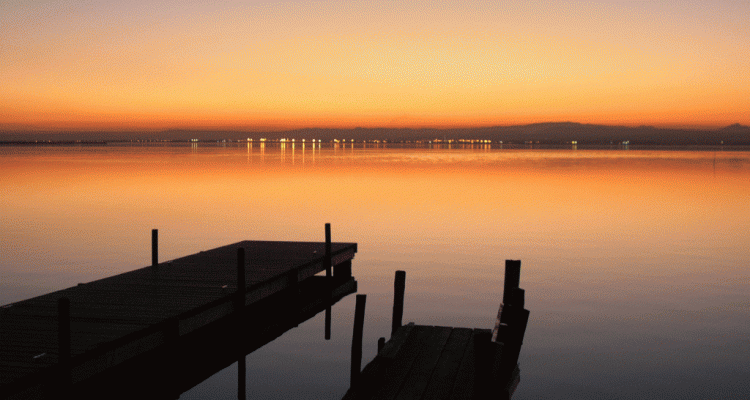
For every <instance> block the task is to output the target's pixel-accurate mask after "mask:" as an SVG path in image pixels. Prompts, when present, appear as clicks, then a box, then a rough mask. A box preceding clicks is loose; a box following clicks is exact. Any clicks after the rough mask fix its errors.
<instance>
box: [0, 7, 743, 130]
mask: <svg viewBox="0 0 750 400" xmlns="http://www.w3.org/2000/svg"><path fill="white" fill-rule="evenodd" d="M122 3H123V2H119V1H98V2H97V1H90V2H69V1H56V2H55V1H53V2H46V3H44V4H41V2H37V1H25V0H22V1H9V2H4V3H3V6H2V10H0V26H2V27H3V28H2V30H3V34H2V35H0V129H2V128H4V129H127V130H130V129H169V128H221V129H268V128H274V129H283V128H298V127H355V126H365V127H370V126H388V127H390V126H393V127H403V126H406V127H422V126H437V127H442V126H457V125H458V126H486V125H511V124H524V123H533V122H547V121H576V122H583V123H604V124H624V125H642V124H648V125H660V126H723V125H729V124H733V123H738V122H739V123H742V124H746V125H750V73H748V71H750V57H748V54H750V53H748V49H750V24H748V23H747V21H750V4H749V3H748V2H747V1H713V2H704V1H681V2H670V4H669V5H666V4H660V2H648V1H586V2H576V1H562V2H555V1H551V2H550V1H543V2H526V1H524V2H520V1H508V2H497V3H502V4H494V2H466V1H463V2H449V1H437V2H431V3H430V4H424V2H414V1H400V2H395V1H373V2H357V1H355V2H349V1H346V2H343V1H330V2H307V1H272V2H258V1H256V2H252V1H243V2H228V3H223V4H221V5H212V6H206V5H204V4H203V3H204V2H197V1H196V2H188V1H173V2H159V4H158V5H154V4H153V3H152V2H150V1H145V0H133V1H128V2H124V3H126V4H122ZM671 3H678V4H677V5H674V4H671Z"/></svg>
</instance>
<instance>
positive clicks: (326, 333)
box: [325, 306, 331, 340]
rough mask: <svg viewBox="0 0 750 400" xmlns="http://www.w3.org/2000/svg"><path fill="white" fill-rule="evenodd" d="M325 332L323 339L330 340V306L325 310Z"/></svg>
mask: <svg viewBox="0 0 750 400" xmlns="http://www.w3.org/2000/svg"><path fill="white" fill-rule="evenodd" d="M325 329H326V332H325V339H326V340H331V306H328V307H327V308H326V328H325Z"/></svg>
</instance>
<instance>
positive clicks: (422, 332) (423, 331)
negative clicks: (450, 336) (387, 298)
mask: <svg viewBox="0 0 750 400" xmlns="http://www.w3.org/2000/svg"><path fill="white" fill-rule="evenodd" d="M430 328H431V327H427V326H415V327H414V330H413V331H412V334H411V335H409V337H408V338H407V339H406V343H405V344H404V345H403V349H402V350H401V351H400V352H399V357H398V358H397V359H395V360H394V361H393V362H392V364H391V365H390V366H388V368H387V369H386V371H385V373H384V374H383V377H382V380H381V383H380V385H379V387H378V388H377V390H376V391H375V392H374V394H373V396H372V399H373V400H390V399H394V398H395V397H396V396H397V395H398V393H399V392H400V391H401V386H402V385H403V383H404V381H405V380H406V377H407V376H408V375H409V371H410V370H411V368H412V366H413V365H414V361H415V360H416V359H417V356H418V355H419V353H420V351H421V350H422V346H423V345H424V343H425V342H426V341H427V340H429V339H430V337H431V336H432V333H433V331H432V329H430Z"/></svg>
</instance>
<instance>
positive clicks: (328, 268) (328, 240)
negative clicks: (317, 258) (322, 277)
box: [325, 223, 333, 278]
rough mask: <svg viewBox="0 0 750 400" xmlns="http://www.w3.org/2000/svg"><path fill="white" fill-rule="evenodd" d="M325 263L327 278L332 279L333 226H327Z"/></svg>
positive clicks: (328, 224)
mask: <svg viewBox="0 0 750 400" xmlns="http://www.w3.org/2000/svg"><path fill="white" fill-rule="evenodd" d="M325 263H326V277H328V278H331V277H332V276H333V274H332V273H331V224H330V223H327V224H326V256H325Z"/></svg>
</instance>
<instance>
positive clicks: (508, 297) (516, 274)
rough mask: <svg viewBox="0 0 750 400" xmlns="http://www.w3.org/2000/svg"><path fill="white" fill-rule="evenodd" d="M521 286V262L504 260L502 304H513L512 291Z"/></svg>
mask: <svg viewBox="0 0 750 400" xmlns="http://www.w3.org/2000/svg"><path fill="white" fill-rule="evenodd" d="M520 284H521V260H505V282H504V285H503V304H511V303H513V297H512V296H513V290H514V289H518V285H520Z"/></svg>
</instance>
